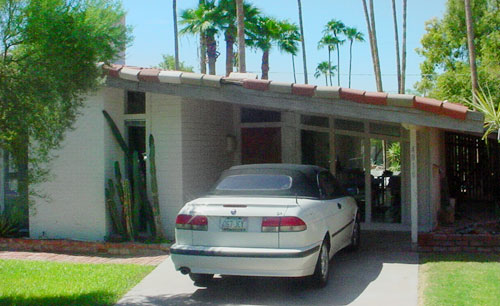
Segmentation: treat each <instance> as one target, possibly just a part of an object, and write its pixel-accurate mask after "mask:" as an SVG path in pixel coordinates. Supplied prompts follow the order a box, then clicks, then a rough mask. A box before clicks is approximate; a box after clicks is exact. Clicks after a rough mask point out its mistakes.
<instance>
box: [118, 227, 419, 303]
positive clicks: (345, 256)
mask: <svg viewBox="0 0 500 306" xmlns="http://www.w3.org/2000/svg"><path fill="white" fill-rule="evenodd" d="M362 243H363V245H362V247H361V248H360V250H359V251H358V252H356V253H348V252H340V253H339V254H337V255H336V256H335V257H334V258H333V260H332V263H331V269H332V271H331V272H333V273H331V274H330V281H329V283H328V286H327V287H325V288H322V289H315V288H311V287H310V286H308V284H307V283H306V282H304V281H302V280H297V279H276V278H243V277H224V278H220V277H219V278H215V279H214V282H213V284H211V285H210V286H209V287H207V288H205V287H196V286H194V285H193V282H192V281H191V280H190V279H189V277H188V276H185V275H181V274H180V273H179V272H177V271H175V270H174V266H173V263H172V261H171V260H170V259H167V260H165V261H164V262H163V263H162V264H160V265H159V266H158V267H157V268H156V269H155V270H154V271H153V272H152V273H151V274H149V275H148V276H147V277H146V278H144V280H142V282H141V283H139V284H138V285H137V286H136V287H135V288H133V289H132V290H131V291H130V292H128V293H127V294H126V295H125V296H124V297H123V298H122V300H120V301H119V302H118V305H417V299H418V294H417V287H418V254H416V253H414V252H411V251H410V248H409V245H410V243H409V233H397V232H364V233H363V241H362Z"/></svg>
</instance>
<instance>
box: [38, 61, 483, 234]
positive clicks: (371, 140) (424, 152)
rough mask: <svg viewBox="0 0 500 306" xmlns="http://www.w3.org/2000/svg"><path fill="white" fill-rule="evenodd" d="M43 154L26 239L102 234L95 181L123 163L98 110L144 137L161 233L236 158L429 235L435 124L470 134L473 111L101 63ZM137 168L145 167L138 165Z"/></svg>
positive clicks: (438, 163) (434, 207)
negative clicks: (152, 157)
mask: <svg viewBox="0 0 500 306" xmlns="http://www.w3.org/2000/svg"><path fill="white" fill-rule="evenodd" d="M105 71H106V73H107V81H106V85H105V86H103V88H102V89H101V90H100V91H99V92H98V93H96V94H95V95H93V96H91V97H89V98H88V99H87V101H86V103H85V109H84V110H83V115H82V116H81V117H80V118H79V119H78V122H77V123H76V126H75V127H76V128H75V130H73V131H71V132H69V133H68V135H67V137H66V140H65V142H64V145H63V148H62V149H61V151H60V152H58V154H57V155H58V156H59V157H58V158H57V159H56V160H55V161H54V162H53V165H52V171H53V174H54V179H53V180H52V181H50V182H48V183H45V184H44V185H43V186H42V188H43V190H44V191H45V192H46V193H47V194H49V195H50V201H45V200H38V201H37V203H36V205H35V206H34V207H33V209H32V214H31V215H30V218H29V225H30V226H29V229H30V236H31V237H33V238H37V237H42V236H43V237H49V238H70V239H84V240H103V239H104V238H105V236H106V235H108V234H109V232H110V228H111V226H110V221H109V216H108V214H107V211H106V208H105V195H104V188H105V184H106V181H107V179H109V178H113V177H114V172H113V163H114V161H117V160H118V161H123V155H122V152H121V150H120V147H119V146H118V144H117V143H116V141H115V139H114V138H113V135H112V133H111V130H110V128H109V126H108V124H107V123H106V121H105V118H104V116H103V114H102V111H103V110H106V111H107V112H108V113H109V114H110V116H111V117H112V118H113V119H114V121H115V122H116V123H117V125H118V126H119V129H120V130H121V132H122V134H123V135H125V138H126V140H127V141H128V142H129V145H130V146H132V147H134V148H135V149H137V150H138V151H140V152H143V153H144V155H146V156H147V154H148V150H149V149H148V146H147V141H148V140H147V138H148V137H147V136H148V135H149V134H153V135H154V137H155V142H156V151H157V153H156V156H157V157H156V159H157V169H158V170H157V172H158V183H159V196H160V206H161V207H160V210H161V217H162V221H163V225H164V227H165V230H166V232H167V234H168V236H169V237H170V238H172V237H173V229H174V221H175V217H176V214H177V212H178V210H179V209H180V207H181V206H182V205H183V204H184V203H185V202H186V201H188V200H191V199H193V198H196V197H198V196H200V195H202V194H203V193H205V192H207V191H208V189H209V188H210V187H211V185H212V184H213V183H214V182H215V181H216V180H217V178H218V176H219V174H220V173H221V172H222V171H223V170H224V169H227V168H229V167H230V166H232V165H237V164H241V163H264V162H283V163H308V164H317V165H320V166H323V167H327V168H329V169H330V170H331V172H332V173H334V174H335V175H336V176H338V177H339V178H340V179H341V180H342V181H343V182H345V183H346V185H347V187H348V188H349V190H350V191H351V192H352V194H353V195H354V196H355V197H356V199H357V201H358V204H359V205H360V207H361V210H362V212H363V220H364V223H363V225H362V226H363V229H367V230H370V229H380V230H401V231H411V232H412V238H413V241H414V242H416V240H417V232H418V231H430V230H432V229H433V228H434V227H435V226H436V224H437V211H438V209H439V207H440V201H441V195H440V194H441V184H440V169H441V170H442V169H445V168H446V165H445V163H446V161H445V143H444V137H445V136H444V135H445V133H446V132H449V131H455V132H468V133H480V132H481V131H482V129H483V127H482V126H483V116H482V115H481V114H479V113H476V112H472V111H469V110H467V108H466V107H464V106H462V105H459V104H454V103H450V102H446V101H444V102H443V101H437V100H433V99H428V98H422V97H415V96H412V95H398V94H386V93H375V92H365V91H361V90H354V89H349V88H338V87H322V86H312V85H302V84H291V83H282V82H274V81H267V80H258V79H257V76H256V75H252V74H232V75H231V76H230V77H228V78H225V77H220V76H212V75H202V74H196V73H183V72H176V71H161V70H157V69H141V68H135V67H127V66H121V65H113V66H112V67H106V68H105ZM145 171H146V172H148V171H149V169H146V170H145Z"/></svg>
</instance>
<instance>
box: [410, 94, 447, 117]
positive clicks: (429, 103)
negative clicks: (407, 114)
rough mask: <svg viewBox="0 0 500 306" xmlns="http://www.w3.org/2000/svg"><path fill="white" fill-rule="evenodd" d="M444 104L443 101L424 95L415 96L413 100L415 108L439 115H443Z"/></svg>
mask: <svg viewBox="0 0 500 306" xmlns="http://www.w3.org/2000/svg"><path fill="white" fill-rule="evenodd" d="M442 104H443V102H442V101H439V100H436V99H430V98H424V97H415V99H414V100H413V107H414V108H416V109H419V110H423V111H425V112H430V113H434V114H437V115H441V114H442V113H443V112H442V109H441V105H442Z"/></svg>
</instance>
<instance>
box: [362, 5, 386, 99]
mask: <svg viewBox="0 0 500 306" xmlns="http://www.w3.org/2000/svg"><path fill="white" fill-rule="evenodd" d="M361 1H362V2H363V10H364V12H365V19H366V27H367V29H368V37H369V38H370V48H371V54H372V63H373V72H374V74H375V83H376V85H377V91H382V80H381V78H380V74H379V73H378V72H379V70H380V67H379V65H378V50H377V47H376V41H375V39H374V31H373V28H372V22H371V21H370V14H369V13H368V8H367V6H366V0H361ZM371 1H372V0H370V4H373V3H372V2H371ZM372 7H373V5H372Z"/></svg>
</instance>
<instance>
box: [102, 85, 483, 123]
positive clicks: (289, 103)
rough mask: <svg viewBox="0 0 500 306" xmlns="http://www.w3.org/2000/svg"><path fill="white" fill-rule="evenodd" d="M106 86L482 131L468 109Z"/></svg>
mask: <svg viewBox="0 0 500 306" xmlns="http://www.w3.org/2000/svg"><path fill="white" fill-rule="evenodd" d="M106 85H107V86H109V87H113V88H121V89H126V90H135V91H144V92H152V93H157V94H165V95H175V96H180V97H184V98H190V99H198V100H212V101H219V102H228V103H232V104H238V105H242V106H248V107H265V108H274V109H280V110H287V111H295V112H300V113H304V114H311V115H331V116H342V117H345V118H352V119H357V120H360V119H361V120H374V121H382V122H393V123H410V124H414V125H419V126H428V127H436V128H441V129H447V130H453V131H459V132H477V133H482V131H483V116H482V114H480V113H474V112H469V113H468V114H467V119H466V120H458V119H453V118H450V117H446V116H440V115H436V114H432V113H426V112H423V111H420V110H417V109H413V108H404V107H395V106H387V105H386V106H379V105H370V104H361V103H355V102H351V101H346V100H342V99H338V100H336V99H321V98H315V97H301V96H296V95H292V94H283V93H276V92H271V91H256V90H249V89H245V88H243V87H242V86H239V85H235V84H224V85H223V86H222V87H221V88H212V87H206V86H193V85H187V84H170V83H148V82H134V81H129V80H124V79H119V78H111V77H108V78H107V80H106Z"/></svg>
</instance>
